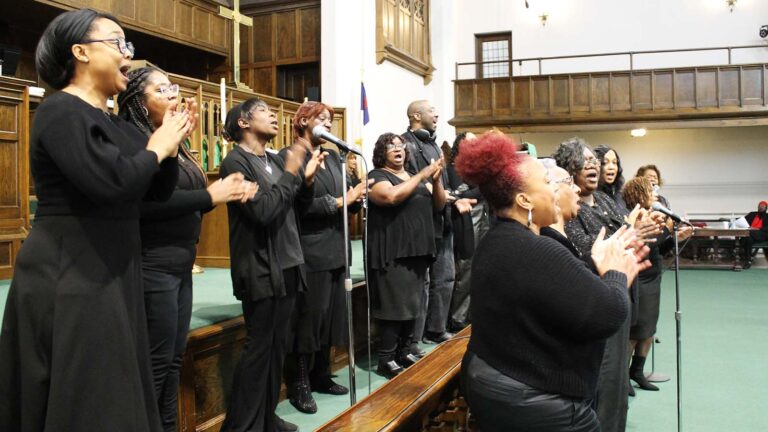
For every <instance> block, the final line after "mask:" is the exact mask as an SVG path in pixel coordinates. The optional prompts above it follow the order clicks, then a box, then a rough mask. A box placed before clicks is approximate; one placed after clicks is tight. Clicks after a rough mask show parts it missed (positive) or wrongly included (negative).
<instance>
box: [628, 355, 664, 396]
mask: <svg viewBox="0 0 768 432" xmlns="http://www.w3.org/2000/svg"><path fill="white" fill-rule="evenodd" d="M643 366H645V357H641V356H632V364H631V365H630V366H629V378H630V379H631V380H632V381H634V382H636V383H637V385H638V386H639V387H640V388H641V389H643V390H650V391H658V390H659V388H658V387H656V386H655V385H653V384H651V382H650V381H648V378H646V377H645V374H644V373H643Z"/></svg>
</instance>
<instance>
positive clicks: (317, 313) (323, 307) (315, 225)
mask: <svg viewBox="0 0 768 432" xmlns="http://www.w3.org/2000/svg"><path fill="white" fill-rule="evenodd" d="M332 124H333V108H332V107H330V106H328V105H326V104H323V103H320V102H311V101H310V102H304V103H303V104H301V106H300V107H299V109H298V110H297V111H296V115H295V117H294V121H293V133H294V138H295V141H294V142H295V144H297V145H300V146H303V147H304V148H306V150H307V156H306V157H307V158H310V157H311V155H312V154H313V152H315V151H320V150H321V147H320V146H321V144H322V143H323V142H324V141H323V140H322V139H321V138H317V137H315V136H314V135H313V134H312V130H313V129H314V128H315V127H317V126H322V127H323V128H325V129H326V130H327V131H328V132H330V131H331V126H332ZM288 151H290V150H287V149H283V150H282V151H281V154H283V155H284V154H285V153H287V152H288ZM343 175H347V173H345V172H344V170H343V169H342V166H341V161H340V159H339V155H338V154H337V153H336V152H330V153H329V156H328V157H326V158H325V160H324V161H323V163H322V164H320V168H319V169H318V170H317V172H316V174H315V186H314V195H313V197H312V201H311V203H310V204H309V206H307V207H305V208H304V209H302V210H301V211H300V213H299V225H300V226H299V228H300V232H301V234H300V236H299V237H300V240H301V247H302V251H303V252H304V267H305V269H306V275H307V290H306V291H305V292H303V293H301V294H300V295H299V297H298V300H297V304H296V310H295V315H296V322H295V324H294V326H295V330H294V332H293V333H294V342H293V347H292V348H293V355H292V356H288V358H287V360H286V382H287V386H288V392H289V393H288V394H289V400H290V402H291V404H292V405H293V406H294V407H296V409H298V410H299V411H301V412H304V413H307V414H313V413H315V412H317V404H316V403H315V400H314V398H313V397H312V391H316V392H319V393H329V394H332V395H343V394H346V393H347V392H348V391H349V390H348V389H347V388H346V387H344V386H342V385H340V384H337V383H335V382H334V381H333V380H332V379H331V370H330V368H331V361H330V355H331V354H330V351H331V347H332V346H344V345H346V343H347V321H346V317H347V309H346V303H345V298H344V274H345V270H346V268H345V266H346V264H347V263H346V259H345V256H344V215H343V214H342V211H343V209H342V204H343V201H342V194H343V193H344V190H343V188H342V176H343ZM350 183H351V180H350V179H349V178H347V185H348V186H349V185H350ZM364 192H365V184H363V183H359V184H358V185H357V186H355V187H354V188H351V187H350V188H349V189H348V190H347V192H346V194H347V202H348V204H349V210H350V211H351V212H353V213H354V212H357V211H359V210H360V202H359V201H360V200H361V199H362V196H363V193H364Z"/></svg>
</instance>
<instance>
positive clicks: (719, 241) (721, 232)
mask: <svg viewBox="0 0 768 432" xmlns="http://www.w3.org/2000/svg"><path fill="white" fill-rule="evenodd" d="M723 237H733V240H730V239H723ZM744 237H749V228H710V227H704V228H696V230H695V231H694V232H693V235H692V236H691V240H690V241H691V243H692V247H693V264H691V265H688V266H683V265H681V266H680V268H702V267H708V268H731V269H733V270H736V271H739V270H742V269H743V267H742V261H741V259H740V257H741V249H742V248H741V242H740V241H739V240H740V239H742V238H744ZM705 241H711V242H712V246H711V247H712V249H713V254H712V261H710V262H701V261H699V259H700V257H699V249H700V248H699V247H698V245H700V244H701V243H703V242H705ZM723 241H725V242H727V243H723ZM730 241H733V262H730V263H728V262H722V261H721V260H720V255H719V252H718V251H719V250H720V248H723V247H725V248H728V247H730Z"/></svg>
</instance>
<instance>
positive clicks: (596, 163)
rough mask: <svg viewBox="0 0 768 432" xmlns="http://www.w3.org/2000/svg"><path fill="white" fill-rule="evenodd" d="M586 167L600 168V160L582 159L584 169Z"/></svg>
mask: <svg viewBox="0 0 768 432" xmlns="http://www.w3.org/2000/svg"><path fill="white" fill-rule="evenodd" d="M588 166H593V167H599V166H600V159H598V158H594V157H592V158H589V159H584V168H586V167H588Z"/></svg>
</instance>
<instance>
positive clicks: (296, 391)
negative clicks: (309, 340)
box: [289, 354, 317, 414]
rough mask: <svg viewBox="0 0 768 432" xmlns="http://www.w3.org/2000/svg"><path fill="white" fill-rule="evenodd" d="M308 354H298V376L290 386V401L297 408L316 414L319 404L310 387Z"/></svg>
mask: <svg viewBox="0 0 768 432" xmlns="http://www.w3.org/2000/svg"><path fill="white" fill-rule="evenodd" d="M307 357H308V356H307V355H301V354H299V355H297V358H296V363H297V365H296V366H297V371H296V372H297V376H296V381H295V382H294V383H293V384H292V385H291V387H290V391H291V394H290V398H289V400H290V402H291V405H293V406H294V407H295V408H296V409H297V410H299V411H301V412H303V413H306V414H314V413H316V412H317V404H316V403H315V399H314V398H313V397H312V390H311V389H310V387H309V367H308V364H307V363H309V361H308V360H309V359H308V358H307Z"/></svg>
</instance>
